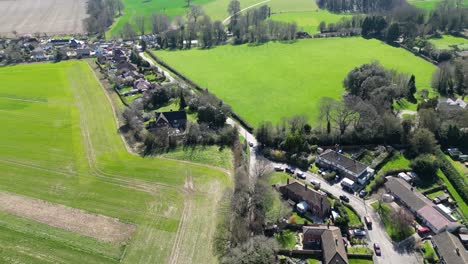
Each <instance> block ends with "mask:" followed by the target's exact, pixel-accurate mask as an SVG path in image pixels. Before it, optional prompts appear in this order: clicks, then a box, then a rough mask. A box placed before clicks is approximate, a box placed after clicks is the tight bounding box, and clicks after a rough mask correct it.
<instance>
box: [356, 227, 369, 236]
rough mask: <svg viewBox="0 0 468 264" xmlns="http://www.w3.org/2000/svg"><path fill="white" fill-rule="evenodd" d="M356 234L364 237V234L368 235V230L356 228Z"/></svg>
mask: <svg viewBox="0 0 468 264" xmlns="http://www.w3.org/2000/svg"><path fill="white" fill-rule="evenodd" d="M354 235H355V236H360V237H362V236H365V235H366V231H365V230H362V229H358V228H356V229H354Z"/></svg>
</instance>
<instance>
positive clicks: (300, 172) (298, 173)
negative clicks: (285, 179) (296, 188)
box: [296, 171, 306, 179]
mask: <svg viewBox="0 0 468 264" xmlns="http://www.w3.org/2000/svg"><path fill="white" fill-rule="evenodd" d="M296 175H297V177H299V178H301V179H305V178H306V176H305V175H304V172H302V171H298V172H296Z"/></svg>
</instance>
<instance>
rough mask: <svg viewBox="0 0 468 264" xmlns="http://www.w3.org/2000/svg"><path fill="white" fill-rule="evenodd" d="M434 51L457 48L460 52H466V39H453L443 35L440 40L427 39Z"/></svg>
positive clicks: (467, 42)
mask: <svg viewBox="0 0 468 264" xmlns="http://www.w3.org/2000/svg"><path fill="white" fill-rule="evenodd" d="M429 42H430V43H432V44H433V45H434V46H435V47H436V49H446V50H448V49H453V47H454V46H457V47H458V49H460V50H468V39H466V38H461V37H454V36H451V35H443V36H442V38H432V39H429Z"/></svg>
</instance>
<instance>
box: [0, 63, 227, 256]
mask: <svg viewBox="0 0 468 264" xmlns="http://www.w3.org/2000/svg"><path fill="white" fill-rule="evenodd" d="M26 72H27V74H25V73H26ZM0 80H2V83H3V84H6V85H3V86H2V87H0V94H1V95H3V96H6V97H11V95H12V94H14V97H16V98H41V100H42V99H43V100H46V101H47V102H48V103H47V104H37V103H33V102H22V101H15V100H9V101H11V102H13V103H14V104H0V111H1V112H2V113H3V114H2V115H0V121H2V123H3V124H4V128H5V129H3V130H2V131H0V146H5V148H2V149H1V151H0V170H1V171H3V172H4V173H3V174H2V176H1V177H0V190H3V191H7V192H12V193H18V194H21V195H25V196H29V197H34V198H38V199H43V200H47V201H50V202H53V203H59V204H64V205H66V206H70V207H73V208H79V209H83V210H86V211H90V212H93V213H98V214H102V215H106V216H110V217H116V218H119V219H121V220H123V221H125V222H129V223H135V224H136V225H137V229H136V231H135V233H134V234H133V236H132V237H131V239H130V240H129V241H128V242H127V246H126V247H125V248H122V250H123V256H122V261H123V262H124V263H125V262H126V263H155V262H161V260H164V262H166V261H169V259H170V254H171V249H172V247H173V245H174V242H175V239H176V237H177V236H178V237H180V239H179V241H182V243H181V244H180V245H179V252H178V253H179V257H177V259H178V260H179V262H192V261H193V262H198V263H200V262H205V263H215V262H216V258H215V257H214V256H213V252H212V249H211V241H212V234H213V229H214V226H215V225H214V224H213V223H212V219H215V218H216V206H217V203H216V201H217V200H219V199H220V195H221V191H222V190H223V189H224V188H225V187H226V186H229V185H231V180H230V179H229V178H228V177H226V174H224V173H223V172H222V171H219V170H214V169H212V168H209V167H207V166H198V165H195V164H193V163H181V162H177V161H173V160H163V159H154V158H141V157H139V156H135V155H131V154H129V153H128V152H127V150H126V149H125V147H124V146H123V143H122V139H121V137H120V136H119V135H118V133H117V127H116V123H115V120H112V119H113V113H112V110H111V108H109V106H108V105H107V103H106V98H105V94H103V93H104V92H105V91H104V90H103V89H102V88H101V87H100V86H99V84H98V83H97V81H96V77H95V76H94V75H93V73H92V72H91V71H90V68H89V66H88V65H87V64H86V63H82V62H64V63H59V64H35V65H20V66H14V67H8V68H0ZM18 80H21V81H18ZM30 83H34V86H31V85H28V84H30ZM0 100H3V99H0ZM25 120H28V122H25ZM4 121H5V122H4ZM12 130H14V131H16V133H9V132H8V131H12ZM117 141H119V142H117ZM57 151H58V152H57ZM48 152H51V153H54V154H51V155H48V154H47V153H48ZM58 153H62V155H58ZM46 160H47V161H46ZM180 164H184V166H180ZM188 176H190V179H191V180H190V181H191V182H192V184H191V185H192V186H193V205H192V208H193V210H191V211H190V212H189V214H186V219H188V220H187V221H186V222H185V223H186V224H185V227H184V228H183V229H181V231H183V232H179V231H178V226H179V225H180V221H181V219H182V214H183V208H184V199H185V196H186V195H187V192H188V190H186V188H184V182H185V181H186V179H187V177H188ZM9 221H12V220H11V219H10V220H9ZM26 231H27V230H26ZM12 234H13V235H12V236H13V237H12V238H11V239H10V240H1V239H0V242H1V243H2V246H3V247H4V248H5V247H9V250H7V251H6V252H7V253H6V254H4V255H2V254H3V253H4V252H5V251H2V254H0V255H2V258H3V259H1V258H0V260H1V261H4V260H6V262H14V261H20V262H39V263H40V262H60V259H62V260H63V262H78V261H79V260H81V259H83V260H89V261H86V262H87V263H92V262H100V263H101V262H105V261H95V260H91V258H90V256H88V257H87V258H84V257H83V258H80V254H79V253H77V252H75V251H74V250H72V249H63V250H60V251H55V250H50V247H52V246H51V245H52V244H53V243H52V244H50V245H46V242H45V241H42V240H41V239H39V238H34V237H29V238H28V239H29V241H30V243H26V244H25V245H24V248H23V249H20V248H17V247H14V245H15V243H16V242H14V241H16V240H15V239H14V238H15V237H17V238H18V239H22V238H21V237H22V236H21V235H20V234H19V233H12ZM60 239H61V238H60V237H58V238H55V239H54V241H57V240H58V241H60ZM71 241H74V240H73V239H72V240H71ZM200 241H204V243H200ZM54 243H55V242H54ZM73 243H74V242H73ZM54 245H55V244H54ZM49 246H50V247H49ZM52 248H53V247H52ZM78 248H80V247H78ZM12 249H17V251H14V250H12ZM0 250H1V249H0ZM46 252H47V254H48V255H50V256H48V258H47V259H46V258H44V255H45V253H46ZM55 252H56V253H55ZM30 253H31V254H30ZM33 253H34V254H33ZM62 253H63V254H64V256H66V257H63V258H61V257H60V256H62ZM73 256H75V258H73ZM113 256H115V255H113ZM112 258H114V257H112Z"/></svg>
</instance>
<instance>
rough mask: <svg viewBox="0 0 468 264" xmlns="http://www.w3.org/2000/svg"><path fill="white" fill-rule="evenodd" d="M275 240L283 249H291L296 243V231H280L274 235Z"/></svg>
mask: <svg viewBox="0 0 468 264" xmlns="http://www.w3.org/2000/svg"><path fill="white" fill-rule="evenodd" d="M275 238H276V240H277V241H278V243H279V244H280V246H281V248H284V249H293V248H294V246H295V245H296V233H294V232H292V231H289V230H283V231H281V232H280V233H278V234H276V235H275Z"/></svg>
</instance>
